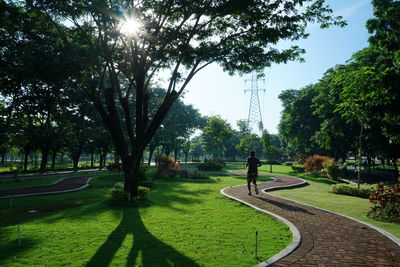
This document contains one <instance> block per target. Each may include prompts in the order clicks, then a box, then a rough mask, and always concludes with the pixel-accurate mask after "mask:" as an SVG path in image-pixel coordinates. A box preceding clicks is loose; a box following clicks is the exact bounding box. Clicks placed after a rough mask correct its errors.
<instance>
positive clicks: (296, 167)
mask: <svg viewBox="0 0 400 267" xmlns="http://www.w3.org/2000/svg"><path fill="white" fill-rule="evenodd" d="M291 167H292V170H293V171H294V172H304V166H303V165H299V164H294V165H292V166H291Z"/></svg>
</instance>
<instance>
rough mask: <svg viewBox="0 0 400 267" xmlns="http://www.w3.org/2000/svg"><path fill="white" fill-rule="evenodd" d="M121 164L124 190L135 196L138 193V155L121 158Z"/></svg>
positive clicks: (139, 159)
mask: <svg viewBox="0 0 400 267" xmlns="http://www.w3.org/2000/svg"><path fill="white" fill-rule="evenodd" d="M121 160H122V164H123V165H124V176H125V183H124V190H125V191H127V192H129V194H130V197H136V196H137V195H138V179H137V178H138V174H139V168H140V162H141V158H140V157H135V158H131V157H128V158H127V159H124V158H121Z"/></svg>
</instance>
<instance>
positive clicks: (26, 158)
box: [24, 149, 30, 172]
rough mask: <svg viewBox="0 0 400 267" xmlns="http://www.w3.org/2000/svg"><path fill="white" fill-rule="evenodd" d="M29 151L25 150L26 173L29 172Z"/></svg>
mask: <svg viewBox="0 0 400 267" xmlns="http://www.w3.org/2000/svg"><path fill="white" fill-rule="evenodd" d="M29 152H30V151H29V150H27V149H25V150H24V172H26V171H27V170H28V157H29Z"/></svg>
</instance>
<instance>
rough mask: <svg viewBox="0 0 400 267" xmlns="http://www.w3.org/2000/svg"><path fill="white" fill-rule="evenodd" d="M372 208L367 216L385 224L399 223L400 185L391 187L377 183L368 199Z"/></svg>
mask: <svg viewBox="0 0 400 267" xmlns="http://www.w3.org/2000/svg"><path fill="white" fill-rule="evenodd" d="M369 202H370V203H372V204H373V207H372V208H371V210H370V211H369V212H368V216H369V217H372V218H374V219H376V220H381V221H386V222H397V223H398V222H400V184H395V185H393V186H391V187H389V186H384V184H383V183H379V184H377V186H376V189H375V191H373V192H372V194H371V195H370V197H369Z"/></svg>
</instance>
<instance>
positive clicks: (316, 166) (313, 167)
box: [304, 155, 334, 172]
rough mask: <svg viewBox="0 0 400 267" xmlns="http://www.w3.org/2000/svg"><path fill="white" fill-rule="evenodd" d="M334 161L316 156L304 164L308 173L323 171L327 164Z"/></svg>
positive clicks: (309, 158)
mask: <svg viewBox="0 0 400 267" xmlns="http://www.w3.org/2000/svg"><path fill="white" fill-rule="evenodd" d="M333 162H334V159H332V158H330V157H326V156H320V155H314V156H310V157H308V158H307V160H306V161H305V163H304V169H305V171H307V172H311V171H321V170H322V169H323V168H324V167H325V166H324V165H325V164H327V163H333Z"/></svg>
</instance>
